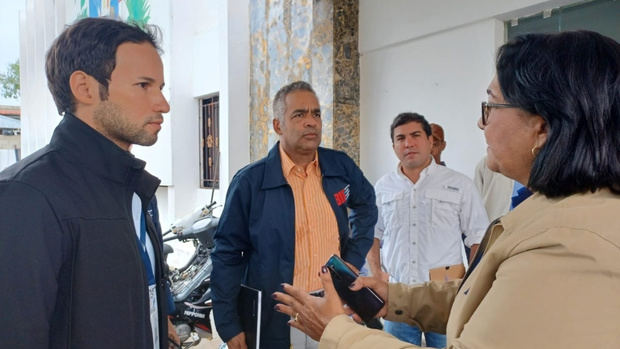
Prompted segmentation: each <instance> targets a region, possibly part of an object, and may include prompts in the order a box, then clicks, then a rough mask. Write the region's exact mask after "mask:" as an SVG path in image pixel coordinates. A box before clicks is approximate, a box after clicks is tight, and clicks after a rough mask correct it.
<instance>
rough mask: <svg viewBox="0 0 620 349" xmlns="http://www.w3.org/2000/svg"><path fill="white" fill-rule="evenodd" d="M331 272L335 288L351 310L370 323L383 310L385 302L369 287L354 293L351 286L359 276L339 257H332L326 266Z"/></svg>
mask: <svg viewBox="0 0 620 349" xmlns="http://www.w3.org/2000/svg"><path fill="white" fill-rule="evenodd" d="M325 266H326V267H327V269H328V270H329V272H330V274H331V277H332V281H333V283H334V287H335V288H336V292H338V295H339V296H340V298H341V299H342V300H343V301H344V302H345V303H346V304H347V305H348V306H349V308H351V309H352V310H353V311H354V312H355V313H356V314H357V315H359V317H360V318H361V319H362V320H363V321H364V322H368V321H370V320H372V319H373V318H374V317H375V315H377V313H378V312H379V310H381V308H383V306H384V305H385V302H384V301H383V299H381V297H379V296H378V295H377V294H376V293H375V291H373V290H372V289H370V288H368V287H363V288H362V289H360V290H359V291H353V290H351V289H350V288H349V285H351V283H352V282H353V281H355V279H357V277H358V275H357V273H355V272H354V271H353V270H351V268H349V266H347V265H346V263H345V262H344V261H343V260H342V259H341V258H340V257H338V256H337V255H332V256H331V257H330V258H329V260H328V261H327V263H326V264H325Z"/></svg>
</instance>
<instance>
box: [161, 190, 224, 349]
mask: <svg viewBox="0 0 620 349" xmlns="http://www.w3.org/2000/svg"><path fill="white" fill-rule="evenodd" d="M215 207H216V206H215V202H214V201H212V202H211V203H210V204H209V205H206V206H204V207H202V208H200V209H199V210H196V211H195V212H193V213H192V214H190V215H188V216H187V217H184V218H183V219H181V220H179V221H178V222H176V223H175V224H174V225H173V226H172V227H171V228H170V229H169V230H168V231H166V232H165V233H164V234H163V241H164V260H165V261H166V266H168V262H167V259H168V255H169V254H170V253H173V252H174V249H173V248H172V246H170V245H169V244H166V242H170V241H172V240H178V241H181V242H185V243H192V244H193V247H194V253H193V255H192V256H191V257H190V258H189V260H188V261H187V263H185V265H183V266H182V267H180V268H170V267H168V268H169V280H170V291H171V293H172V298H173V301H174V306H175V310H174V312H173V313H171V314H170V320H171V322H172V324H173V325H174V326H175V329H176V332H177V334H178V335H179V339H180V340H181V347H182V348H189V347H192V346H196V345H198V343H200V341H201V340H202V339H204V338H206V339H209V340H211V339H212V338H213V335H212V334H213V331H212V330H213V328H212V326H211V320H210V318H209V315H210V313H211V309H212V308H213V307H212V304H211V290H210V284H211V279H210V276H211V271H212V270H213V264H212V262H211V257H210V256H211V252H212V250H213V247H214V241H213V236H214V234H215V230H216V229H217V225H218V222H219V219H218V218H217V217H215V216H214V215H213V210H214V208H215Z"/></svg>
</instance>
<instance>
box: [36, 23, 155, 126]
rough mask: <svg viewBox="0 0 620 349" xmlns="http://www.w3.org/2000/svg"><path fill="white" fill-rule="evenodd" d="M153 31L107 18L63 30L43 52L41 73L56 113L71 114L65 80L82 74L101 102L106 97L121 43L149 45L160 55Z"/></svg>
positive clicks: (68, 88) (69, 98) (71, 96)
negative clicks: (95, 84)
mask: <svg viewBox="0 0 620 349" xmlns="http://www.w3.org/2000/svg"><path fill="white" fill-rule="evenodd" d="M156 33H157V28H156V27H154V26H145V28H144V29H142V28H140V27H138V26H137V25H133V24H127V23H124V22H121V21H118V20H114V19H109V18H84V19H81V20H79V21H77V22H76V23H74V24H73V25H71V26H69V27H67V28H66V29H65V30H64V31H63V32H62V33H61V34H60V35H59V36H58V38H56V40H54V43H53V44H52V47H50V49H49V51H47V55H46V62H45V73H46V75H47V86H48V87H49V89H50V92H51V93H52V96H53V97H54V101H55V102H56V107H57V108H58V113H59V114H63V113H65V112H74V111H75V99H74V97H73V94H72V93H71V87H70V86H69V77H70V76H71V74H72V73H73V72H75V71H78V70H80V71H83V72H84V73H86V74H88V75H90V76H92V77H93V78H95V80H97V81H98V82H99V84H100V86H99V94H100V96H101V99H102V100H106V99H107V97H108V82H109V80H110V75H111V74H112V71H113V70H114V67H115V66H116V50H117V48H118V46H120V45H121V44H123V43H126V42H131V43H136V44H140V43H145V42H146V43H149V44H151V45H153V47H154V48H155V49H157V50H158V51H160V48H159V46H158V43H157V42H158V40H157V35H156Z"/></svg>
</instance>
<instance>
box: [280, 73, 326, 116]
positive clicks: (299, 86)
mask: <svg viewBox="0 0 620 349" xmlns="http://www.w3.org/2000/svg"><path fill="white" fill-rule="evenodd" d="M295 91H308V92H312V93H313V94H314V95H315V96H316V92H314V90H313V89H312V86H311V85H310V84H309V83H307V82H305V81H295V82H293V83H291V84H288V85H286V86H284V87H282V88H281V89H280V90H279V91H278V93H276V96H275V97H274V98H273V117H274V118H277V119H278V120H280V122H283V121H284V112H285V111H286V102H285V99H286V96H288V95H289V93H291V92H295Z"/></svg>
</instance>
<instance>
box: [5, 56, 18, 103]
mask: <svg viewBox="0 0 620 349" xmlns="http://www.w3.org/2000/svg"><path fill="white" fill-rule="evenodd" d="M0 93H1V94H2V96H4V97H6V98H19V60H17V61H15V63H11V64H9V68H8V69H7V72H6V74H5V73H0Z"/></svg>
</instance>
